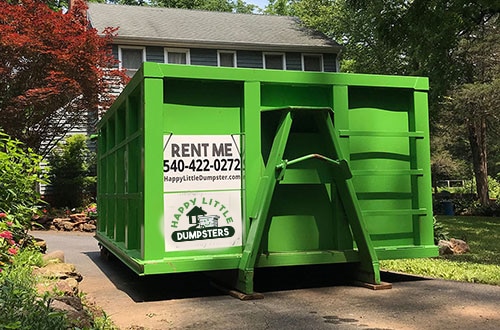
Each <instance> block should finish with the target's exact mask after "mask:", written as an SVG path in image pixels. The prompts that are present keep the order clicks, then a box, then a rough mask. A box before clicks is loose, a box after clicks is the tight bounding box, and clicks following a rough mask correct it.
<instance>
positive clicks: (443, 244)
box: [438, 240, 453, 256]
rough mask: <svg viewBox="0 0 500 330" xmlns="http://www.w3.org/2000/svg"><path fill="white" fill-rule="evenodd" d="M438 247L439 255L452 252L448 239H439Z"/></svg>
mask: <svg viewBox="0 0 500 330" xmlns="http://www.w3.org/2000/svg"><path fill="white" fill-rule="evenodd" d="M438 247H439V255H441V256H442V255H450V254H453V246H452V245H451V243H450V242H449V241H445V240H439V242H438Z"/></svg>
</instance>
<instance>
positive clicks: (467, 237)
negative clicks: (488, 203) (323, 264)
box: [380, 216, 500, 285]
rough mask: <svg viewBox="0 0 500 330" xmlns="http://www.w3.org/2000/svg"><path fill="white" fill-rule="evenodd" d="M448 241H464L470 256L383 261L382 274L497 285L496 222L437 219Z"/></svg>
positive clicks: (499, 241)
mask: <svg viewBox="0 0 500 330" xmlns="http://www.w3.org/2000/svg"><path fill="white" fill-rule="evenodd" d="M437 219H438V222H440V223H442V224H443V225H444V226H445V227H446V229H447V231H448V233H449V235H448V236H449V237H450V238H451V237H454V238H459V239H463V240H464V241H466V242H467V243H468V244H469V246H470V249H471V252H469V253H466V254H463V255H452V256H441V257H436V258H426V259H403V260H383V261H381V262H380V266H381V268H382V269H385V270H392V271H398V272H405V273H409V274H415V275H422V276H428V277H435V278H443V279H450V280H457V281H466V282H474V283H486V284H493V285H500V218H492V217H465V216H455V217H449V216H438V217H437Z"/></svg>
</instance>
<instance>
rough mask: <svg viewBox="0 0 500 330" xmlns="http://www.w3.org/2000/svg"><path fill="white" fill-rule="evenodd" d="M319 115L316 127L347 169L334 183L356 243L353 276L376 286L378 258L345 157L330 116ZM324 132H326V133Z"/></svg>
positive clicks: (378, 278)
mask: <svg viewBox="0 0 500 330" xmlns="http://www.w3.org/2000/svg"><path fill="white" fill-rule="evenodd" d="M320 114H321V115H320V116H318V117H316V118H317V120H318V121H317V124H318V127H319V128H320V130H322V131H323V133H326V134H327V136H328V137H329V139H330V141H332V143H333V148H334V150H335V152H336V153H337V158H338V159H339V160H340V161H341V164H342V165H344V166H346V167H347V168H346V169H345V171H337V172H336V173H337V174H341V175H340V176H339V175H337V178H336V179H335V182H336V184H337V189H338V192H339V196H340V199H341V202H342V205H343V206H344V209H345V212H346V217H347V221H348V223H349V226H350V227H351V230H352V234H353V236H354V240H355V241H356V244H357V247H358V253H359V259H360V263H359V268H358V271H357V274H355V276H356V277H357V278H356V279H357V280H358V281H361V282H366V283H370V284H376V285H378V284H380V267H379V262H378V257H377V253H376V252H375V248H374V247H373V244H372V241H371V238H370V235H369V233H368V231H367V229H366V224H365V222H364V219H363V214H362V212H361V207H360V206H359V201H358V197H357V195H356V191H355V189H354V185H353V183H352V179H351V178H352V174H351V171H350V169H349V165H348V163H347V161H345V157H344V155H343V154H342V149H341V148H340V143H339V141H338V139H337V134H336V132H335V127H334V126H333V122H332V119H331V117H330V115H329V114H328V112H321V113H320ZM325 124H326V125H325ZM324 130H326V132H325V131H324ZM346 171H347V172H349V175H348V176H345V175H342V174H343V173H345V172H346Z"/></svg>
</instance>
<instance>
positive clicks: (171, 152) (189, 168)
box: [163, 134, 242, 251]
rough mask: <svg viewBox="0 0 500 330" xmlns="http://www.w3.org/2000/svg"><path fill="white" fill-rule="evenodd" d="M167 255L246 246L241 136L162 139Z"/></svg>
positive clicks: (170, 136)
mask: <svg viewBox="0 0 500 330" xmlns="http://www.w3.org/2000/svg"><path fill="white" fill-rule="evenodd" d="M163 187H164V224H165V226H164V228H165V249H166V251H186V250H203V249H216V248H226V247H232V246H241V245H242V216H241V157H240V146H239V136H232V135H172V134H170V135H165V136H164V138H163Z"/></svg>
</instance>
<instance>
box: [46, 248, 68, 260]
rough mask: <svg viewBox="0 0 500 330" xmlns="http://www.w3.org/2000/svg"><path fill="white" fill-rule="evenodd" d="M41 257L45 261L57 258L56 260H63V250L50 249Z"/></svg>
mask: <svg viewBox="0 0 500 330" xmlns="http://www.w3.org/2000/svg"><path fill="white" fill-rule="evenodd" d="M42 259H43V260H44V261H45V262H48V261H54V260H57V262H64V252H63V251H61V250H56V251H52V252H50V253H47V254H45V255H44V256H43V257H42Z"/></svg>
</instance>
